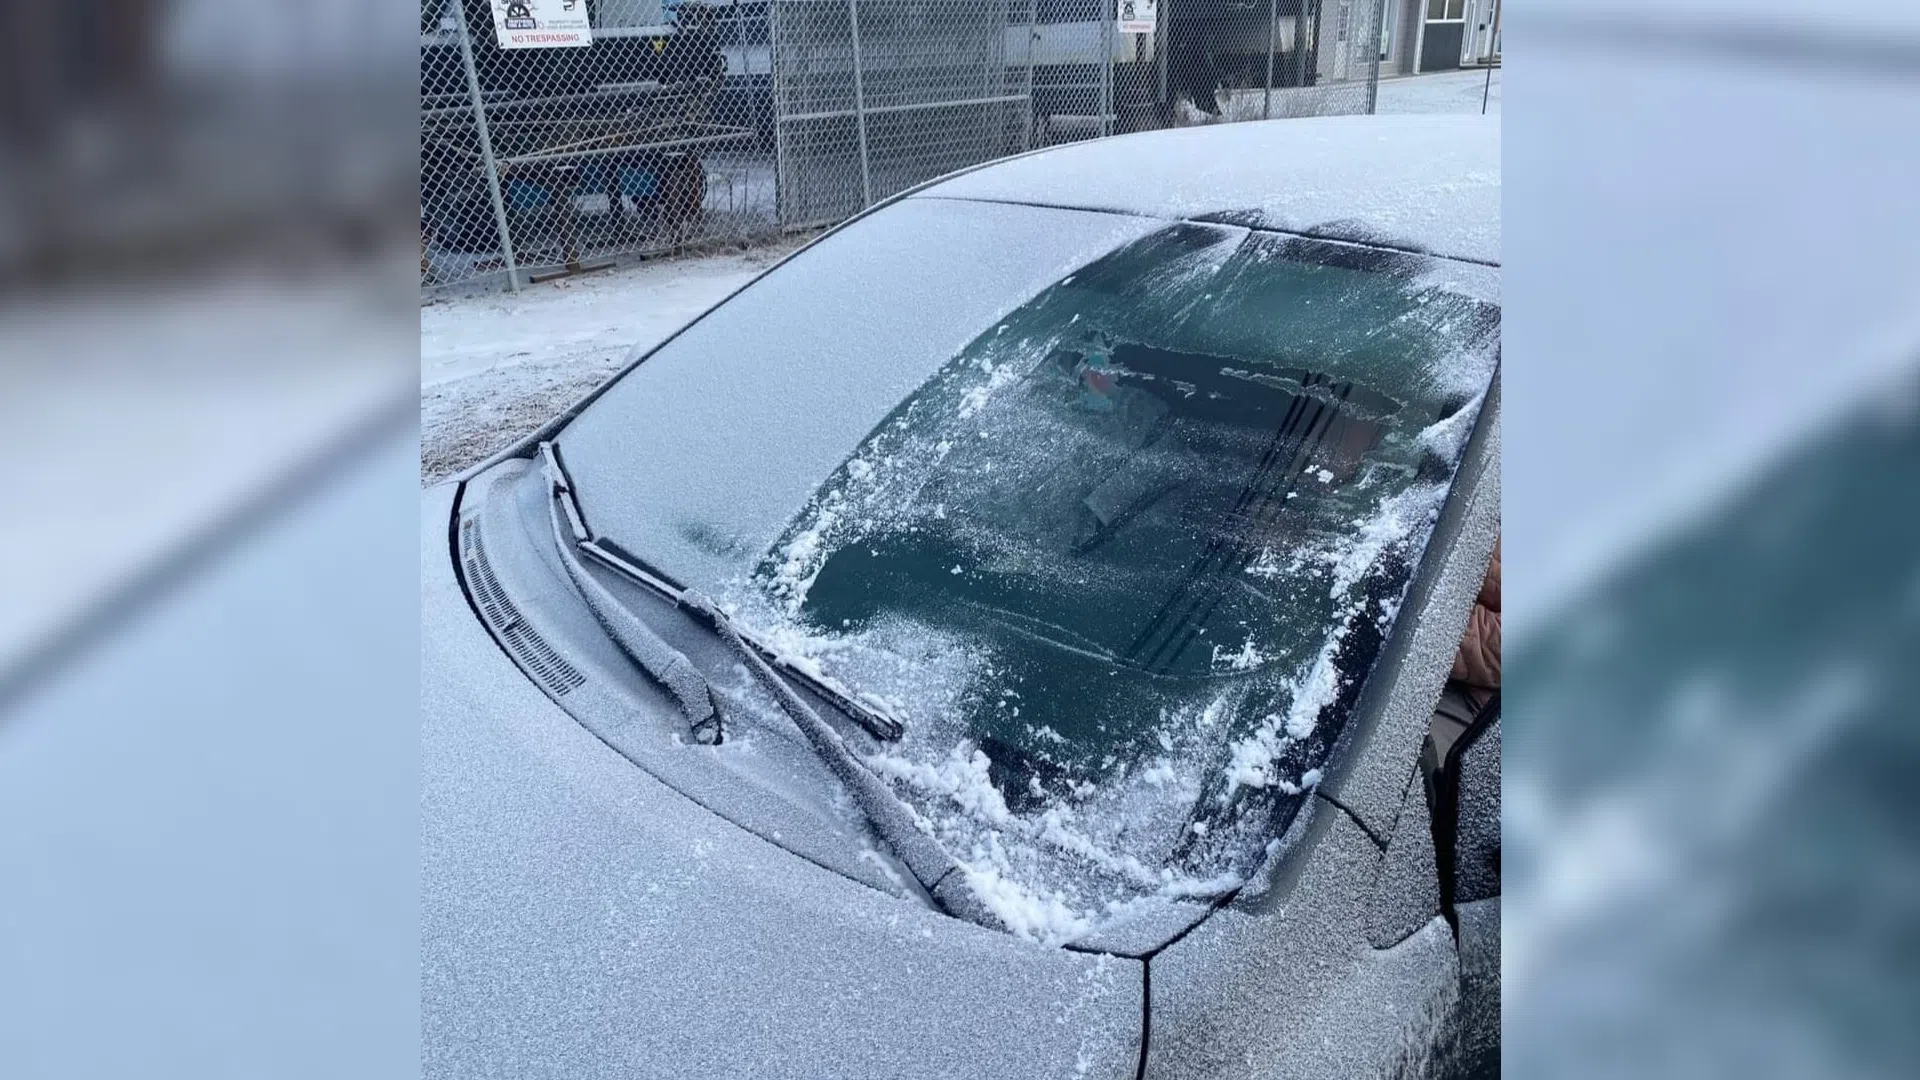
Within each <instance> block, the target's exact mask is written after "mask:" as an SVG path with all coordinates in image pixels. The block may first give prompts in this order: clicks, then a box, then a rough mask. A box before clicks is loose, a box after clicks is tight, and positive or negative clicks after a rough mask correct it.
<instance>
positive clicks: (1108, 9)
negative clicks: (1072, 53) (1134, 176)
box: [1100, 0, 1120, 136]
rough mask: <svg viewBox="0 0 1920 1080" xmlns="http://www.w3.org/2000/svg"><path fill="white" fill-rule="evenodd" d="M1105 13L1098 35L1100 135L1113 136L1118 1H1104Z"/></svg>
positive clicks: (1118, 16) (1103, 8)
mask: <svg viewBox="0 0 1920 1080" xmlns="http://www.w3.org/2000/svg"><path fill="white" fill-rule="evenodd" d="M1102 10H1103V11H1104V12H1105V13H1106V16H1107V18H1106V20H1105V25H1104V26H1103V27H1102V28H1101V33H1100V44H1101V50H1100V134H1101V135H1103V136H1104V135H1111V134H1113V26H1114V22H1115V21H1116V20H1118V19H1119V18H1120V0H1106V3H1104V4H1103V5H1102Z"/></svg>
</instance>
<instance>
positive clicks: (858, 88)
mask: <svg viewBox="0 0 1920 1080" xmlns="http://www.w3.org/2000/svg"><path fill="white" fill-rule="evenodd" d="M847 18H848V19H849V20H850V21H851V23H852V25H853V121H854V124H855V126H856V127H858V128H859V131H860V208H861V209H862V210H864V209H866V208H867V207H869V206H872V205H873V176H872V172H871V166H869V164H868V162H867V88H866V84H865V83H864V82H863V81H862V80H861V75H860V0H847Z"/></svg>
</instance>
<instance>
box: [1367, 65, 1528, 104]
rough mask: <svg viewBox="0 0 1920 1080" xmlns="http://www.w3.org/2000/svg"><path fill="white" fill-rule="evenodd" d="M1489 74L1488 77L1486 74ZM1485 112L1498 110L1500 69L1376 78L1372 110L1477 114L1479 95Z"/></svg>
mask: <svg viewBox="0 0 1920 1080" xmlns="http://www.w3.org/2000/svg"><path fill="white" fill-rule="evenodd" d="M1489 74H1491V76H1492V78H1491V79H1489V78H1488V76H1489ZM1483 96H1484V97H1485V98H1486V111H1487V113H1488V114H1489V115H1494V116H1497V115H1499V113H1500V69H1499V68H1494V69H1493V70H1492V71H1491V72H1488V71H1487V70H1485V69H1480V70H1467V71H1444V72H1441V73H1440V74H1438V75H1408V76H1404V77H1401V78H1395V79H1381V80H1380V94H1379V96H1378V97H1377V98H1376V99H1375V111H1376V112H1380V113H1385V114H1390V115H1397V114H1401V113H1478V112H1479V111H1480V102H1481V98H1482V97H1483Z"/></svg>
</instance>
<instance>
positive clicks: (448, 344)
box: [420, 70, 1500, 482]
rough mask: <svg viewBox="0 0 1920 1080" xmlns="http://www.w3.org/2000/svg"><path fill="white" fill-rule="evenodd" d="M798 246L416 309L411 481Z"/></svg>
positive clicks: (542, 415) (514, 426)
mask: <svg viewBox="0 0 1920 1080" xmlns="http://www.w3.org/2000/svg"><path fill="white" fill-rule="evenodd" d="M1483 94H1486V96H1487V98H1488V100H1487V111H1488V112H1489V113H1498V112H1499V111H1500V72H1499V71H1497V70H1496V71H1494V72H1493V73H1492V84H1491V90H1490V92H1489V90H1488V78H1487V73H1486V72H1484V71H1453V72H1446V73H1443V74H1439V75H1417V76H1411V77H1407V78H1398V79H1386V80H1382V81H1381V83H1380V93H1379V99H1378V103H1379V111H1380V112H1382V113H1478V112H1479V111H1480V107H1481V97H1482V95H1483ZM799 242H800V239H795V240H793V241H790V242H788V243H786V244H782V245H778V246H773V247H766V248H757V249H754V250H752V251H747V252H736V253H728V254H724V255H712V256H704V257H688V258H679V259H663V260H659V261H653V262H646V263H642V264H639V265H637V266H632V267H623V268H618V269H615V270H611V271H603V272H601V273H598V274H587V275H584V276H581V277H576V278H565V279H561V280H559V281H554V282H549V283H546V284H543V285H534V286H530V287H528V288H527V289H525V290H523V291H522V292H520V293H518V294H514V293H482V294H476V295H465V296H443V297H437V298H435V299H433V300H431V301H429V302H428V303H426V304H425V305H424V306H422V307H421V309H420V474H421V478H422V480H423V481H426V482H433V481H436V480H440V479H442V478H444V477H446V476H449V475H451V474H453V473H455V472H458V471H459V470H461V469H463V468H465V467H467V466H468V465H471V464H472V463H474V462H476V461H479V460H481V459H482V458H484V457H486V456H487V455H488V454H491V453H493V452H494V451H496V450H498V449H500V448H501V447H503V446H506V445H507V444H509V443H511V442H512V441H513V440H514V439H516V438H519V437H520V436H521V435H524V434H525V433H527V432H528V431H531V430H532V429H533V428H534V427H536V426H538V425H539V424H540V423H541V422H542V421H543V420H546V419H547V418H548V417H550V416H552V415H553V414H554V413H556V412H558V411H559V410H560V409H562V408H563V407H565V406H566V405H567V404H568V403H570V402H571V401H573V400H574V399H576V398H578V397H579V396H580V395H582V394H584V393H586V392H587V391H588V390H590V389H592V388H593V386H594V385H595V384H596V383H598V382H599V381H600V380H601V379H604V378H605V377H606V376H607V375H608V374H609V373H611V372H613V371H614V370H616V369H618V367H619V366H620V364H621V362H622V360H623V359H624V358H625V357H626V356H627V354H628V352H629V351H630V350H631V349H632V348H633V347H634V346H636V345H650V344H653V343H655V342H658V341H659V340H661V339H662V338H664V337H666V336H667V335H668V334H671V333H672V332H673V331H674V330H676V329H678V328H679V327H680V326H682V325H684V324H685V323H686V322H687V321H688V320H689V319H692V318H693V317H694V316H696V315H698V314H700V313H701V312H702V311H705V310H706V309H707V308H708V307H710V306H711V305H712V304H714V303H715V302H717V301H719V300H720V299H721V298H723V297H725V296H726V295H727V294H729V293H731V292H733V291H734V290H735V289H737V288H739V287H740V286H742V285H744V284H746V283H747V282H748V281H750V280H752V279H753V277H754V275H756V274H758V273H760V272H761V271H762V270H764V269H765V268H766V267H768V266H769V265H771V264H772V263H774V262H775V261H777V260H778V259H780V258H781V257H782V256H784V255H785V254H786V253H787V252H788V251H790V250H792V248H793V247H794V246H797V244H798V243H799Z"/></svg>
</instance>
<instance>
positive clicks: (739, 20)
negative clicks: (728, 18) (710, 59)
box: [733, 0, 753, 95]
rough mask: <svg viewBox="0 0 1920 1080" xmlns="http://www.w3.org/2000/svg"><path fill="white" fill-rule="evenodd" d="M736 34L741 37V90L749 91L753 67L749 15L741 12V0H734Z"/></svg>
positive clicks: (743, 91) (734, 27)
mask: <svg viewBox="0 0 1920 1080" xmlns="http://www.w3.org/2000/svg"><path fill="white" fill-rule="evenodd" d="M733 29H734V31H735V34H734V36H735V37H737V38H739V39H740V91H741V93H742V94H743V95H744V94H745V93H746V92H747V76H748V75H751V74H752V73H753V72H752V69H751V68H749V67H748V66H747V17H746V16H744V15H742V14H740V0H733Z"/></svg>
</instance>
